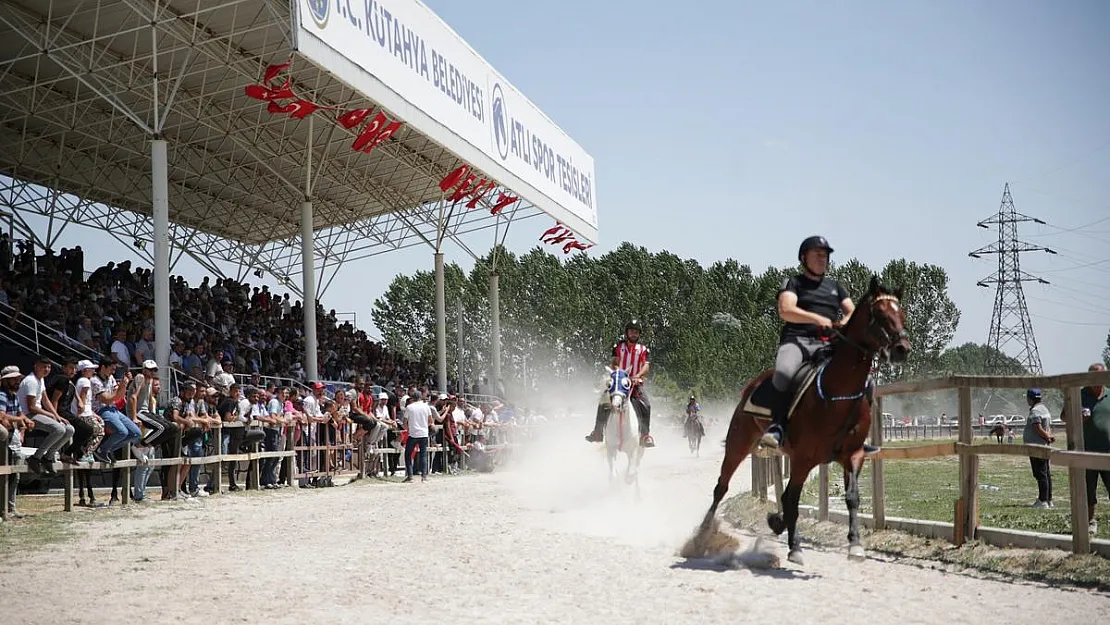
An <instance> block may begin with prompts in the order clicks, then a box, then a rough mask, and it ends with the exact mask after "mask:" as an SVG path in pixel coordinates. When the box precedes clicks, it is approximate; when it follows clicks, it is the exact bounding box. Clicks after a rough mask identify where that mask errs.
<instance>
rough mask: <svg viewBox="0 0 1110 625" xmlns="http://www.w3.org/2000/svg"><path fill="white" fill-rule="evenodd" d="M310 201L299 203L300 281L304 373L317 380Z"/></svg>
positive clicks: (318, 374) (314, 271) (314, 287)
mask: <svg viewBox="0 0 1110 625" xmlns="http://www.w3.org/2000/svg"><path fill="white" fill-rule="evenodd" d="M314 245H315V244H314V243H313V238H312V200H309V199H305V201H304V202H301V280H302V285H303V289H304V300H303V301H304V371H305V374H306V375H307V376H308V379H309V380H318V379H319V378H320V372H319V371H318V370H317V369H316V267H315V266H314V260H315V259H314V258H313V256H312V250H313V246H314Z"/></svg>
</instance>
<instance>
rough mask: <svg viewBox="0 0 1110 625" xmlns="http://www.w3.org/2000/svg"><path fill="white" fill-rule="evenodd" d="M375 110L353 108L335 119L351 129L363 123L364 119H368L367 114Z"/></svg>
mask: <svg viewBox="0 0 1110 625" xmlns="http://www.w3.org/2000/svg"><path fill="white" fill-rule="evenodd" d="M373 112H374V109H352V110H350V111H347V112H346V113H343V114H342V115H340V116H339V117H336V118H335V120H336V121H337V122H339V125H340V126H343V127H344V128H346V129H348V130H350V129H351V128H354V127H355V126H357V125H359V124H361V123H362V120H364V119H366V116H367V115H369V114H370V113H373Z"/></svg>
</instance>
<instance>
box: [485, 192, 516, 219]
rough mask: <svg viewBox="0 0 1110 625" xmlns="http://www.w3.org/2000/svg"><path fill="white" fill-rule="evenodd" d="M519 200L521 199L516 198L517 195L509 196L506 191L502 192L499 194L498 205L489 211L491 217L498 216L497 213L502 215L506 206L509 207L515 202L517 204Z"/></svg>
mask: <svg viewBox="0 0 1110 625" xmlns="http://www.w3.org/2000/svg"><path fill="white" fill-rule="evenodd" d="M519 199H520V198H518V197H516V196H515V195H509V194H507V193H505V192H504V191H502V192H501V193H499V194H498V195H497V203H496V204H494V205H493V208H491V209H490V210H489V214H490V215H496V214H497V213H500V212H501V210H502V209H504V208H505V207H506V206H508V205H509V204H512V203H513V202H515V201H517V200H519Z"/></svg>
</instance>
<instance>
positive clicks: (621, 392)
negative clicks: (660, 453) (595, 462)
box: [605, 367, 644, 489]
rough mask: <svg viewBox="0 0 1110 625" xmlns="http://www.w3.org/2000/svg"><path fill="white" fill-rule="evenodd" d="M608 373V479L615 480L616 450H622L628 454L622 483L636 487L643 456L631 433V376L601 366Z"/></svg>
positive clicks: (633, 415)
mask: <svg viewBox="0 0 1110 625" xmlns="http://www.w3.org/2000/svg"><path fill="white" fill-rule="evenodd" d="M605 369H606V371H608V372H609V382H608V387H607V391H606V392H607V393H608V394H609V405H610V406H611V407H612V413H611V414H610V415H609V422H608V423H606V424H605V457H606V459H607V460H608V461H609V480H610V481H613V480H615V479H617V477H618V476H617V469H616V467H615V466H614V463H615V462H616V459H617V453H619V452H624V454H625V455H626V456H627V457H628V465H627V466H626V467H625V472H624V481H625V483H626V484H635V485H636V487H637V489H638V488H639V470H640V460H641V459H642V458H643V456H644V448H643V447H641V446H640V438H639V437H638V436H636V435H635V433H634V430H633V423H635V422H636V415H635V414H634V408H632V403H631V402H630V401H628V396H629V394H631V392H632V378H630V377H629V376H628V373H626V372H625V371H623V370H622V369H612V368H610V367H606V368H605Z"/></svg>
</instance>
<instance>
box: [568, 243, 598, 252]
mask: <svg viewBox="0 0 1110 625" xmlns="http://www.w3.org/2000/svg"><path fill="white" fill-rule="evenodd" d="M591 247H593V245H592V244H591V245H585V244H583V243H581V242H579V241H571V242H569V243H567V244H566V245H564V246H563V253H564V254H570V251H571V250H588V249H590V248H591Z"/></svg>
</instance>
